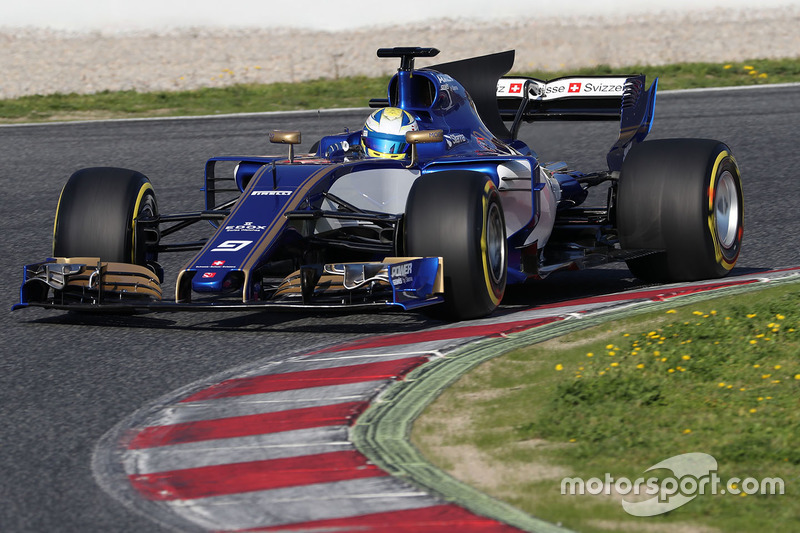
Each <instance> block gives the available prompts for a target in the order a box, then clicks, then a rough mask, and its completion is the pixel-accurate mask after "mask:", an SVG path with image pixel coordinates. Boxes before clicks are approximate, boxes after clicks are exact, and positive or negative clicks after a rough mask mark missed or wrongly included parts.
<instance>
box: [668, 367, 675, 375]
mask: <svg viewBox="0 0 800 533" xmlns="http://www.w3.org/2000/svg"><path fill="white" fill-rule="evenodd" d="M667 372H669V373H670V374H674V373H675V369H674V368H670V369H669V370H667Z"/></svg>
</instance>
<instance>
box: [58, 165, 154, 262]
mask: <svg viewBox="0 0 800 533" xmlns="http://www.w3.org/2000/svg"><path fill="white" fill-rule="evenodd" d="M156 215H158V205H157V203H156V196H155V193H154V192H153V187H152V185H151V184H150V180H149V179H147V177H146V176H145V175H143V174H140V173H139V172H136V171H134V170H127V169H123V168H112V167H107V168H106V167H103V168H86V169H82V170H79V171H77V172H75V173H74V174H73V175H72V176H71V177H70V178H69V180H68V181H67V184H66V185H65V186H64V189H63V190H62V191H61V197H60V198H59V201H58V208H57V210H56V218H55V226H54V229H53V255H54V256H55V257H99V258H100V259H101V260H103V261H110V262H119V263H133V264H137V265H142V266H146V265H147V264H148V262H150V261H155V260H156V257H155V254H148V252H147V250H146V245H145V242H144V240H145V239H144V238H143V235H142V232H141V231H140V230H139V231H137V227H136V220H137V218H151V217H155V216H156Z"/></svg>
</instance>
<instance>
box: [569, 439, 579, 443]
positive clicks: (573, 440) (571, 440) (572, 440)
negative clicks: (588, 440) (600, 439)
mask: <svg viewBox="0 0 800 533" xmlns="http://www.w3.org/2000/svg"><path fill="white" fill-rule="evenodd" d="M576 440H577V439H569V441H570V442H575V441H576Z"/></svg>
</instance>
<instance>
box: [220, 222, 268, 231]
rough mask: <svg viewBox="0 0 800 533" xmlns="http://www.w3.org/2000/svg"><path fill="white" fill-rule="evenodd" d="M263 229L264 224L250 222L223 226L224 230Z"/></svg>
mask: <svg viewBox="0 0 800 533" xmlns="http://www.w3.org/2000/svg"><path fill="white" fill-rule="evenodd" d="M265 229H267V227H266V226H258V225H255V224H253V223H252V222H245V223H244V224H238V225H235V226H225V231H264V230H265Z"/></svg>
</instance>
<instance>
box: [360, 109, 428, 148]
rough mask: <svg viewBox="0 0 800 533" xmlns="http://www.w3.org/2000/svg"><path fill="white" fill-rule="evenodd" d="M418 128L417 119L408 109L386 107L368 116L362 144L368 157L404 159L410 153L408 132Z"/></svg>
mask: <svg viewBox="0 0 800 533" xmlns="http://www.w3.org/2000/svg"><path fill="white" fill-rule="evenodd" d="M418 130H419V126H418V125H417V121H416V120H414V117H412V116H411V114H410V113H409V112H408V111H404V110H402V109H399V108H397V107H385V108H383V109H378V110H377V111H375V112H373V113H372V114H371V115H370V116H369V117H368V118H367V123H366V124H364V131H363V133H362V134H361V145H362V146H363V147H364V153H365V154H366V155H367V156H368V157H385V158H388V159H404V158H405V157H406V156H407V154H408V143H407V142H406V132H408V131H418Z"/></svg>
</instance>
